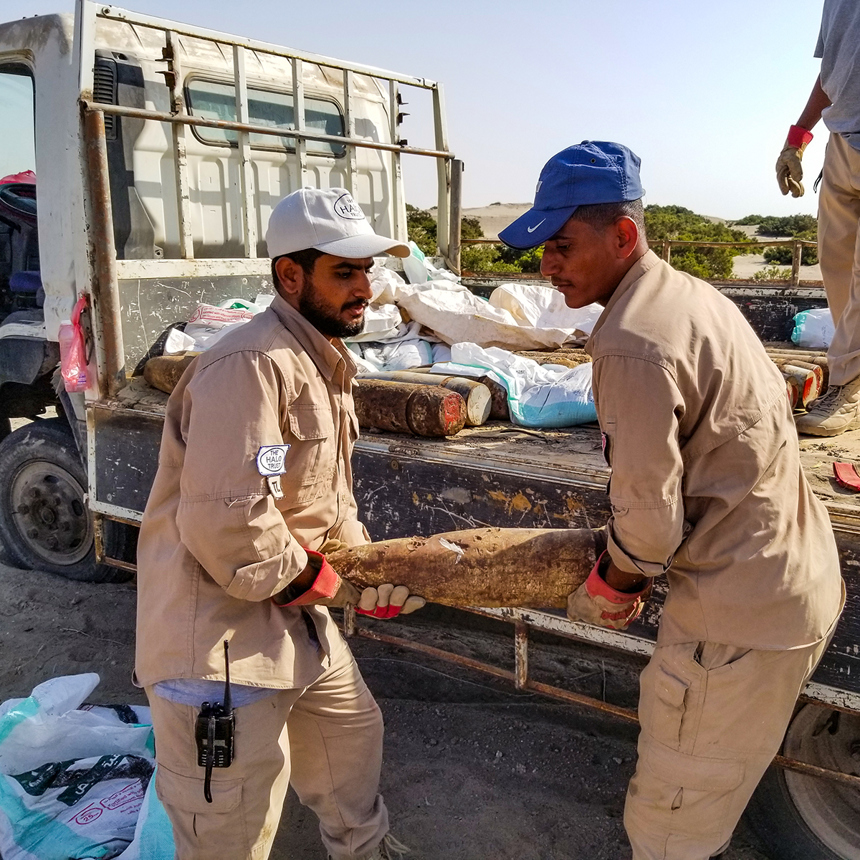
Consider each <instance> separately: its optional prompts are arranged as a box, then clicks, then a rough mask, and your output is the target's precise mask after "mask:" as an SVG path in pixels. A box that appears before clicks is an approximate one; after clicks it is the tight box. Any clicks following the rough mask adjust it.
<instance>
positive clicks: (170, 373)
mask: <svg viewBox="0 0 860 860" xmlns="http://www.w3.org/2000/svg"><path fill="white" fill-rule="evenodd" d="M197 355H198V353H196V352H195V353H190V352H186V353H183V354H182V355H156V356H154V357H153V358H150V359H149V361H147V362H146V364H145V365H144V368H143V378H144V379H145V380H146V381H147V382H148V383H149V384H150V385H151V386H152V387H153V388H157V389H158V390H159V391H164V392H166V393H167V394H170V393H171V392H172V391H173V389H174V388H176V385H177V383H178V382H179V380H180V379H181V377H182V374H183V373H185V368H187V367H188V365H189V364H191V362H192V361H194V359H195V358H197Z"/></svg>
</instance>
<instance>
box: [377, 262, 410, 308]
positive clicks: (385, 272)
mask: <svg viewBox="0 0 860 860" xmlns="http://www.w3.org/2000/svg"><path fill="white" fill-rule="evenodd" d="M404 283H405V281H404V280H403V278H401V277H400V275H398V274H397V272H393V271H392V270H391V269H389V268H387V267H386V266H383V265H381V264H380V263H377V264H376V265H375V266H374V267H373V268H372V269H371V270H370V289H371V290H372V291H373V294H372V295H371V298H370V303H371V304H376V305H387V304H388V305H390V304H393V303H394V301H395V298H396V296H397V291H398V290H399V289H400V288H401V287H402V286H403V285H404Z"/></svg>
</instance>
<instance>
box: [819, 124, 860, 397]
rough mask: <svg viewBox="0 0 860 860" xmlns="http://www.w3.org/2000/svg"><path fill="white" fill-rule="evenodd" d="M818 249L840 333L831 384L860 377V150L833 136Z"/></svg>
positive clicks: (831, 360) (831, 354)
mask: <svg viewBox="0 0 860 860" xmlns="http://www.w3.org/2000/svg"><path fill="white" fill-rule="evenodd" d="M818 249H819V254H818V256H819V259H820V260H821V274H822V277H823V278H824V289H825V290H826V292H827V304H828V305H829V307H830V313H831V315H832V316H833V322H834V324H835V326H836V332H835V334H834V336H833V342H832V343H831V344H830V349H829V350H828V351H827V362H828V364H829V366H830V383H831V385H844V384H845V383H847V382H851V380H852V379H856V378H857V377H858V376H860V151H858V150H856V149H854V147H853V146H851V144H849V143H847V142H846V140H845V138H843V137H842V136H841V135H838V134H831V135H830V140H829V141H828V142H827V152H826V154H825V156H824V177H823V179H822V180H821V195H820V198H819V202H818Z"/></svg>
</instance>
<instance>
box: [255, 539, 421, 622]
mask: <svg viewBox="0 0 860 860" xmlns="http://www.w3.org/2000/svg"><path fill="white" fill-rule="evenodd" d="M344 546H345V545H344ZM307 554H308V566H307V567H306V568H305V570H304V571H302V573H301V574H299V576H298V577H296V579H295V580H293V581H292V582H291V583H290V584H289V585H288V586H287V587H286V588H284V589H283V590H281V591H279V592H278V593H277V594H275V595H273V597H272V600H273V601H274V602H275V603H276V604H277V605H278V606H333V607H344V606H347V605H352V606H355V608H356V610H355V611H356V612H359V613H361V614H362V615H372V616H373V617H374V618H394V617H395V616H397V615H400V614H403V615H408V614H409V613H410V612H414V611H415V610H416V609H420V608H421V607H422V606H424V604H425V603H426V601H425V600H424V598H423V597H417V596H415V595H411V596H410V594H409V589H408V588H407V587H406V586H405V585H398V586H395V585H392V584H385V585H380V586H379V588H365V589H363V590H361V591H359V590H358V589H357V588H356V587H355V586H354V585H353V584H352V583H350V582H347V581H346V580H345V579H342V578H341V577H340V576H339V575H338V574H337V572H336V571H335V569H334V568H333V567H332V566H331V565H330V564H329V563H328V561H327V560H326V557H325V556H324V555H323V554H322V553H320V552H315V551H314V550H310V549H309V550H307Z"/></svg>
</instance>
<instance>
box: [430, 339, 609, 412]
mask: <svg viewBox="0 0 860 860" xmlns="http://www.w3.org/2000/svg"><path fill="white" fill-rule="evenodd" d="M433 372H434V373H447V374H451V375H456V376H470V375H471V376H483V375H485V374H486V375H488V376H490V378H492V379H495V380H496V382H499V383H500V384H502V385H503V386H504V387H505V389H506V390H507V392H508V409H509V411H510V414H511V421H512V422H513V423H514V424H520V425H522V426H523V427H544V428H553V427H571V426H573V425H575V424H587V423H589V422H590V421H596V420H597V411H596V410H595V408H594V395H593V392H592V387H591V372H592V367H591V363H590V362H587V363H585V364H580V365H579V366H578V367H572V368H570V367H563V366H561V365H558V364H544V365H540V364H538V363H537V362H536V361H533V360H532V359H530V358H523V357H522V356H519V355H514V354H513V353H511V352H508V351H507V350H504V349H498V348H496V347H490V348H488V349H485V348H483V347H480V346H477V345H476V344H474V343H455V344H454V345H453V346H452V347H451V361H450V362H448V363H445V364H434V365H433Z"/></svg>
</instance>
